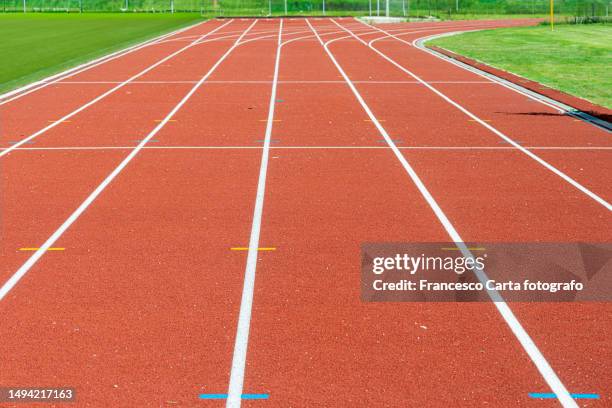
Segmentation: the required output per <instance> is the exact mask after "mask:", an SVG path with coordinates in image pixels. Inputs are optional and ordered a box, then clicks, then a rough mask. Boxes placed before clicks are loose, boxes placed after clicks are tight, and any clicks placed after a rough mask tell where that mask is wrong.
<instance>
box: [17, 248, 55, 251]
mask: <svg viewBox="0 0 612 408" xmlns="http://www.w3.org/2000/svg"><path fill="white" fill-rule="evenodd" d="M65 249H66V248H59V247H49V248H47V249H45V251H64V250H65ZM19 250H20V251H38V250H40V248H39V247H35V248H34V247H33V248H19Z"/></svg>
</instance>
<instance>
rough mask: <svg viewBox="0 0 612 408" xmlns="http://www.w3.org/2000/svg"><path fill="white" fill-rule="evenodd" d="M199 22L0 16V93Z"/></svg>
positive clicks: (186, 17)
mask: <svg viewBox="0 0 612 408" xmlns="http://www.w3.org/2000/svg"><path fill="white" fill-rule="evenodd" d="M198 19H200V16H199V15H198V14H174V15H171V14H93V13H92V14H77V13H74V14H72V13H71V14H68V13H62V14H53V13H50V14H34V13H28V14H19V13H7V14H0V38H1V39H2V41H0V55H1V56H2V63H1V64H0V93H2V92H6V91H8V90H10V89H13V88H17V87H19V86H20V85H23V84H26V83H29V82H33V81H36V80H38V79H41V78H44V77H46V76H49V75H52V74H54V73H56V72H60V71H63V70H64V69H66V68H70V67H72V66H75V65H78V64H80V63H83V62H86V61H88V60H91V59H94V58H96V57H99V56H101V55H104V54H108V53H109V52H111V51H115V50H118V49H121V48H124V47H127V46H129V45H131V44H135V43H138V42H141V41H144V40H146V39H148V38H151V37H155V36H157V35H160V34H163V33H165V32H169V31H173V30H175V29H178V28H180V27H181V26H186V25H188V24H191V23H194V22H196V21H197V20H198Z"/></svg>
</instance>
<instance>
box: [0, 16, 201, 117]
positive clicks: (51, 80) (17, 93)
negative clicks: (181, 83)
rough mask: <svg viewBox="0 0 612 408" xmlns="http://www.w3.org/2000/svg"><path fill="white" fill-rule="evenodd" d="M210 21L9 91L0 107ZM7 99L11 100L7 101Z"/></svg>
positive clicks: (152, 39) (0, 97)
mask: <svg viewBox="0 0 612 408" xmlns="http://www.w3.org/2000/svg"><path fill="white" fill-rule="evenodd" d="M208 21H211V20H206V21H202V22H198V23H194V24H191V25H189V26H187V27H183V28H180V29H178V30H175V31H172V32H170V33H167V34H163V35H161V36H158V37H155V38H151V39H149V40H146V41H144V42H141V43H138V44H134V45H132V46H130V47H128V48H124V49H121V50H118V51H115V52H112V53H110V54H107V55H103V56H101V57H99V58H96V59H94V60H92V61H88V62H85V63H83V64H81V65H77V66H76V67H73V68H70V69H67V70H65V71H62V72H58V73H57V74H54V75H51V76H48V77H46V78H43V79H40V80H38V81H36V82H32V83H30V84H28V85H25V86H22V87H20V88H17V89H13V90H12V91H9V92H6V93H4V94H2V95H0V106H2V105H4V104H7V103H9V102H12V101H14V100H16V99H19V98H21V97H22V96H25V95H29V94H30V93H32V92H35V91H38V90H39V89H42V88H45V87H46V86H48V85H51V84H53V83H57V82H58V81H61V80H62V79H65V78H70V77H72V76H74V75H77V74H80V73H81V72H84V71H87V70H89V69H91V68H94V67H97V66H99V65H102V64H104V63H106V62H109V61H112V60H114V59H117V58H120V57H122V56H124V55H127V54H130V53H132V52H134V51H138V50H140V49H142V48H145V47H148V46H150V45H153V44H159V43H161V42H163V40H164V39H166V38H168V37H171V36H173V35H176V34H179V33H181V32H183V31H187V30H189V29H191V28H194V27H197V26H199V25H202V24H205V23H207V22H208ZM38 85H40V86H38ZM36 86H38V87H37V88H35V89H31V88H34V87H36ZM26 91H27V92H26ZM22 92H23V93H22ZM13 95H15V96H13ZM11 96H13V97H12V98H11ZM7 98H10V99H7ZM5 99H6V100H5Z"/></svg>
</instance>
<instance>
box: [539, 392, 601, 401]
mask: <svg viewBox="0 0 612 408" xmlns="http://www.w3.org/2000/svg"><path fill="white" fill-rule="evenodd" d="M529 396H530V397H531V398H541V399H556V398H557V395H556V394H554V393H552V392H530V393H529ZM570 396H571V397H572V398H574V399H599V394H574V393H572V394H570Z"/></svg>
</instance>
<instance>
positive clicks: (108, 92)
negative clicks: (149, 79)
mask: <svg viewBox="0 0 612 408" xmlns="http://www.w3.org/2000/svg"><path fill="white" fill-rule="evenodd" d="M232 21H233V20H229V21H228V22H227V23H225V24H222V25H220V26H219V27H217V28H215V29H214V30H212V31H209V32H208V33H206V34H204V35H202V36H200V37H199V38H198V39H197V40H195V41H193V42H191V43H189V44H188V45H186V46H185V47H183V48H181V49H179V50H177V51H175V52H173V53H172V54H170V55H167V56H166V57H164V58H162V59H161V60H159V61H157V62H156V63H154V64H153V65H149V66H148V67H147V68H145V69H144V70H142V71H140V72H139V73H137V74H136V75H133V76H131V77H130V78H128V79H127V80H125V81H123V82H121V83H120V84H119V85H117V86H115V87H113V88H111V89H109V90H108V91H106V92H104V93H103V94H101V95H98V96H97V97H95V98H94V99H92V100H90V101H89V102H87V103H85V104H84V105H81V106H80V107H79V108H77V109H75V110H73V111H72V112H70V113H68V114H67V115H65V116H64V117H62V118H61V119H60V120H59V121H56V122H53V123H51V124H49V125H47V126H46V127H44V128H42V129H40V130H39V131H37V132H34V133H32V134H31V135H30V136H28V137H26V138H25V139H23V140H22V141H21V142H20V143H16V144H14V145H13V146H11V147H8V148H5V149H4V150H2V151H1V152H0V157H2V156H5V155H7V154H8V153H10V152H11V151H13V150H14V149H15V148H16V147H19V146H21V145H22V144H23V143H26V142H27V141H28V140H32V139H34V138H35V137H38V136H39V135H41V134H43V133H45V132H46V131H48V130H50V129H53V128H54V127H55V126H57V125H58V124H59V123H60V122H62V121H67V120H68V119H70V118H72V117H73V116H75V115H77V114H78V113H80V112H82V111H84V110H85V109H87V108H88V107H90V106H92V105H93V104H95V103H97V102H99V101H101V100H102V99H104V98H106V97H107V96H108V95H110V94H112V93H114V92H115V91H118V90H119V89H121V88H123V87H124V86H125V85H127V84H128V83H130V82H132V81H133V80H134V79H137V78H140V77H141V76H143V75H145V74H146V73H147V72H149V71H151V70H153V69H155V68H156V67H158V66H159V65H161V64H163V63H164V62H166V61H168V60H169V59H171V58H173V57H175V56H176V55H178V54H180V53H182V52H183V51H185V50H187V49H189V48H191V47H193V46H194V45H197V44H198V43H199V42H200V41H201V40H203V39H204V38H206V37H207V36H209V35H211V34H213V33H215V32H216V31H217V30H220V29H221V28H223V27H225V26H227V25H228V24H230V23H231V22H232Z"/></svg>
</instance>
